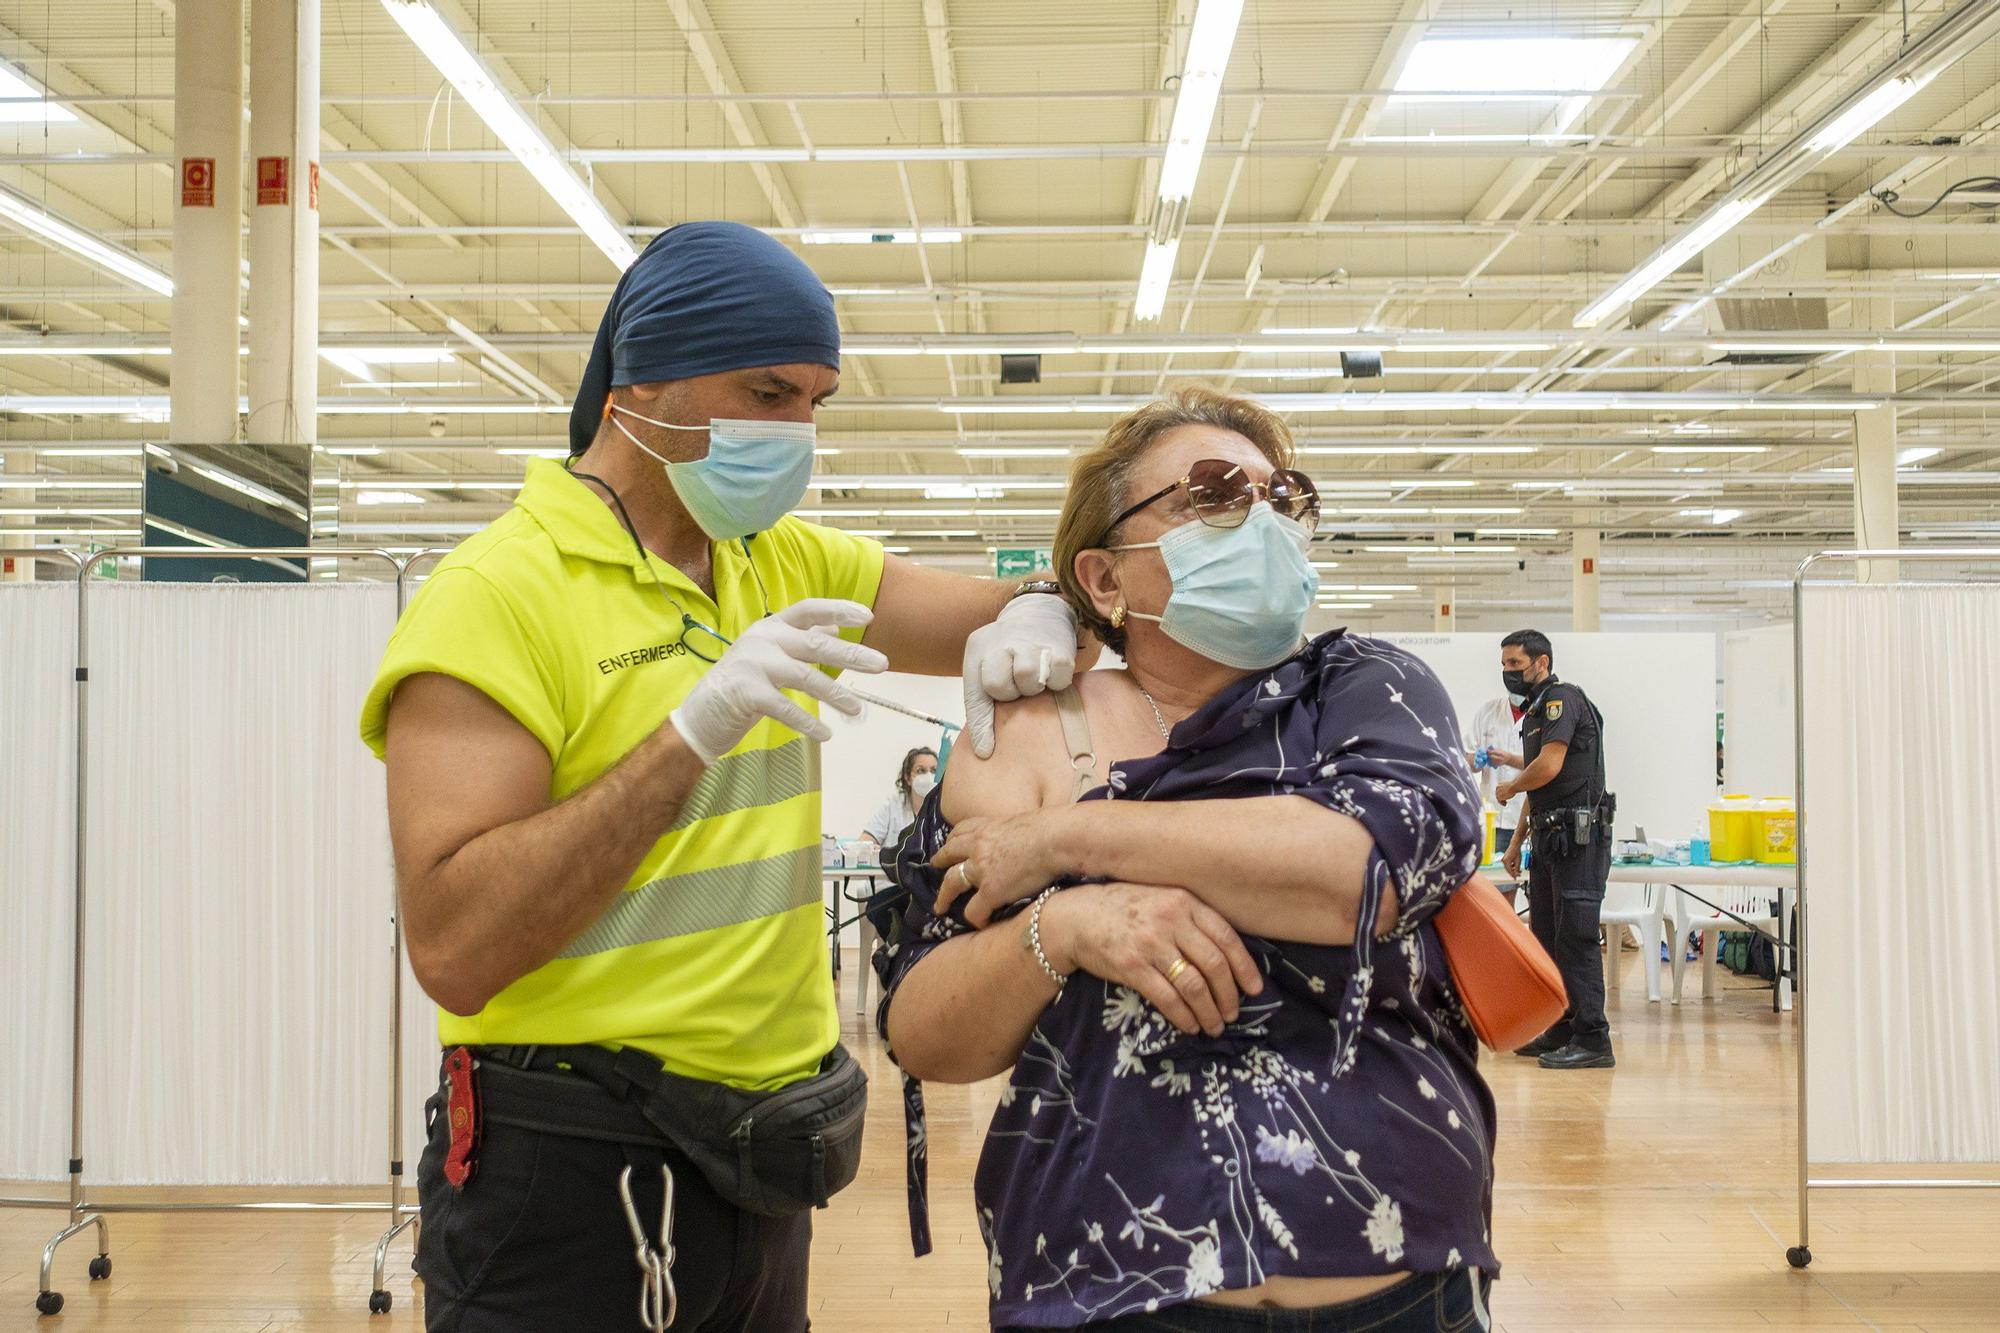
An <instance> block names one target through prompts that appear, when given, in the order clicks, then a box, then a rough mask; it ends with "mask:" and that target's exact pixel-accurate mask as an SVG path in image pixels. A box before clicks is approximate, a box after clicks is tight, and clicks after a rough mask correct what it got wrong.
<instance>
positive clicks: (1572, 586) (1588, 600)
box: [1569, 528, 1602, 634]
mask: <svg viewBox="0 0 2000 1333" xmlns="http://www.w3.org/2000/svg"><path fill="white" fill-rule="evenodd" d="M1601 541H1602V534H1601V533H1599V532H1598V531H1597V530H1596V529H1595V528H1578V529H1577V530H1576V531H1575V532H1572V533H1571V534H1570V539H1569V599H1570V613H1569V627H1570V628H1571V629H1572V630H1576V631H1578V632H1579V633H1585V634H1594V633H1596V631H1597V629H1598V626H1599V617H1598V609H1597V608H1598V601H1597V587H1598V584H1597V579H1598V569H1599V568H1600V564H1599V560H1598V546H1599V544H1600V542H1601Z"/></svg>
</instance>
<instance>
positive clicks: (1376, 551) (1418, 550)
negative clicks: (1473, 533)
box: [1361, 542, 1514, 555]
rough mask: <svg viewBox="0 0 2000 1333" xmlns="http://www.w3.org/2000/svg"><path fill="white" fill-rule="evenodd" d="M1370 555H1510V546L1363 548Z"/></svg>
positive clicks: (1411, 545) (1409, 545)
mask: <svg viewBox="0 0 2000 1333" xmlns="http://www.w3.org/2000/svg"><path fill="white" fill-rule="evenodd" d="M1361 549H1362V550H1364V551H1366V552H1368V553H1369V554H1370V555H1409V554H1421V555H1512V554H1513V553H1514V548H1513V547H1512V546H1426V545H1423V544H1422V543H1418V542H1409V543H1403V544H1398V545H1394V546H1388V545H1384V546H1364V547H1362V548H1361Z"/></svg>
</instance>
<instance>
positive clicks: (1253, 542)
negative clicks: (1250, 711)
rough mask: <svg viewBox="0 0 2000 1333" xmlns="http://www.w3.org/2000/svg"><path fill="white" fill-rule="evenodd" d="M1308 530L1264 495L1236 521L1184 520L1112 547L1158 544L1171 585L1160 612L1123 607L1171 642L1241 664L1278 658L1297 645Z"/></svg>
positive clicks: (1307, 599) (1257, 666)
mask: <svg viewBox="0 0 2000 1333" xmlns="http://www.w3.org/2000/svg"><path fill="white" fill-rule="evenodd" d="M1311 541H1312V534H1311V533H1310V532H1308V531H1306V529H1305V528H1304V527H1302V526H1300V525H1299V524H1297V523H1294V522H1293V521H1292V520H1290V519H1288V518H1283V517H1280V516H1279V514H1278V511H1277V510H1275V509H1273V508H1271V506H1270V504H1269V503H1268V502H1264V501H1259V502H1258V503H1257V504H1255V505H1253V506H1251V509H1250V514H1249V517H1247V518H1246V519H1244V521H1243V524H1242V526H1240V527H1235V528H1216V527H1210V526H1209V525H1207V524H1205V523H1202V522H1200V521H1199V520H1197V521H1194V522H1191V523H1183V524H1182V525H1181V526H1179V527H1177V528H1175V529H1174V530H1173V531H1172V532H1169V533H1168V534H1167V535H1166V536H1164V537H1162V538H1160V540H1158V541H1156V542H1140V543H1135V544H1133V545H1130V546H1114V547H1111V548H1110V549H1111V550H1114V551H1138V550H1144V549H1146V548H1148V547H1153V546H1157V547H1159V548H1160V555H1161V556H1162V557H1163V558H1165V560H1166V562H1167V573H1168V575H1169V576H1170V577H1171V578H1172V579H1173V581H1174V591H1173V594H1172V595H1171V596H1169V597H1168V598H1167V607H1166V612H1165V614H1163V615H1157V616H1152V615H1147V614H1146V613H1145V612H1143V611H1132V612H1129V614H1131V615H1133V616H1137V617H1138V618H1139V619H1141V620H1151V621H1154V622H1156V623H1158V625H1159V627H1160V630H1161V632H1162V633H1164V634H1165V635H1166V636H1167V637H1168V638H1170V639H1172V640H1173V641H1174V642H1175V643H1178V644H1180V645H1181V646H1182V647H1183V648H1187V649H1189V650H1191V651H1193V652H1197V653H1200V654H1201V655H1202V656H1203V657H1206V658H1208V659H1209V660H1211V661H1214V662H1220V663H1222V664H1223V665H1224V666H1231V667H1235V668H1236V669H1237V670H1239V671H1261V670H1263V669H1264V668H1265V667H1270V666H1276V665H1277V664H1278V663H1280V662H1282V661H1284V660H1285V659H1286V658H1287V657H1290V656H1291V655H1292V654H1293V653H1295V652H1297V651H1298V649H1299V644H1300V642H1301V641H1302V640H1303V639H1304V638H1305V625H1306V612H1308V611H1310V610H1312V604H1313V595H1314V594H1315V593H1317V592H1318V591H1319V574H1318V573H1317V572H1316V571H1315V570H1314V569H1313V567H1312V562H1311V561H1310V560H1308V559H1306V548H1307V546H1308V545H1309V544H1310V543H1311Z"/></svg>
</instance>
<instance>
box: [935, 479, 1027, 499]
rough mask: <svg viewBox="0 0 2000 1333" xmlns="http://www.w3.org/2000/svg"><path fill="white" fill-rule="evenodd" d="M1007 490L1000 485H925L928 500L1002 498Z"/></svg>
mask: <svg viewBox="0 0 2000 1333" xmlns="http://www.w3.org/2000/svg"><path fill="white" fill-rule="evenodd" d="M1006 496H1007V492H1006V491H1005V490H1004V489H1002V488H1001V487H999V486H970V485H958V484H956V483H952V484H948V485H944V486H926V487H924V499H926V500H1001V499H1005V498H1006Z"/></svg>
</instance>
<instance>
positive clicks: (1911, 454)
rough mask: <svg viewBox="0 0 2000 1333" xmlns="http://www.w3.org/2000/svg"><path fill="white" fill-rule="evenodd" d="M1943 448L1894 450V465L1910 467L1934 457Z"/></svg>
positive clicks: (1941, 451)
mask: <svg viewBox="0 0 2000 1333" xmlns="http://www.w3.org/2000/svg"><path fill="white" fill-rule="evenodd" d="M1943 452H1944V450H1942V449H1937V448H1922V449H1899V450H1897V451H1896V466H1897V467H1910V466H1912V465H1914V464H1917V463H1922V462H1926V461H1928V460H1929V459H1933V458H1936V457H1937V456H1938V455H1939V454H1941V453H1943Z"/></svg>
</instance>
